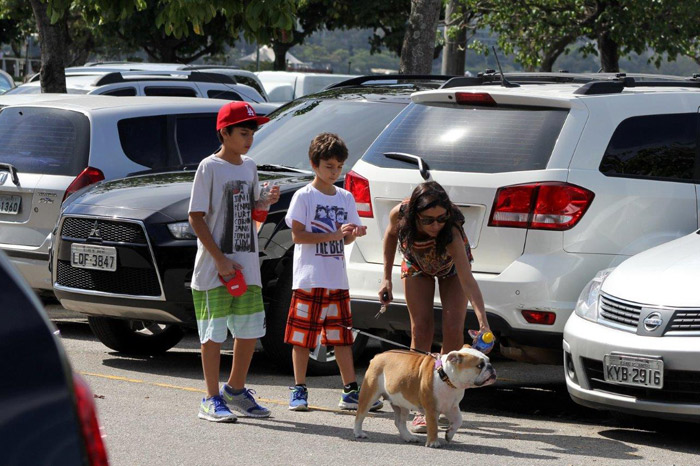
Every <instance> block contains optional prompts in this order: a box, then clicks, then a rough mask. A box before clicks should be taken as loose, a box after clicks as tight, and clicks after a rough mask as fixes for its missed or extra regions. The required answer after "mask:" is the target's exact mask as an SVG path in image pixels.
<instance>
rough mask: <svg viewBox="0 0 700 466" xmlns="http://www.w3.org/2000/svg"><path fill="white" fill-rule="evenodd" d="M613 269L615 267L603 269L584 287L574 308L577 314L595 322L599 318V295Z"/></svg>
mask: <svg viewBox="0 0 700 466" xmlns="http://www.w3.org/2000/svg"><path fill="white" fill-rule="evenodd" d="M613 270H615V269H614V268H612V269H605V270H601V271H600V272H598V273H597V274H595V277H593V280H591V281H590V282H588V284H587V285H586V286H585V287H584V288H583V291H581V295H580V296H579V297H578V301H577V302H576V309H574V311H575V312H576V315H578V316H579V317H583V318H584V319H587V320H591V321H593V322H595V321H597V320H598V297H599V296H600V288H601V287H602V286H603V282H604V281H605V279H606V278H608V275H610V272H612V271H613Z"/></svg>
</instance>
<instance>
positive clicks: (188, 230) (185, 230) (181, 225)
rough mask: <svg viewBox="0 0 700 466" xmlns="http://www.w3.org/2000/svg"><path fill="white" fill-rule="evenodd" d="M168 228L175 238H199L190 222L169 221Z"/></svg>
mask: <svg viewBox="0 0 700 466" xmlns="http://www.w3.org/2000/svg"><path fill="white" fill-rule="evenodd" d="M168 230H170V234H171V235H173V237H175V239H197V235H195V234H194V230H192V226H191V225H190V222H177V223H168Z"/></svg>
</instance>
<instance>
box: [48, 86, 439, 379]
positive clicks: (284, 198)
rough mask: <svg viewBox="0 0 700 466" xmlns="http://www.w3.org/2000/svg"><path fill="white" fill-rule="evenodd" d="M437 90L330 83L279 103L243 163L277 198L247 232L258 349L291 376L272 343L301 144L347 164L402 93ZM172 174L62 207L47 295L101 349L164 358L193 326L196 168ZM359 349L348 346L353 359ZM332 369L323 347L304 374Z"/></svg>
mask: <svg viewBox="0 0 700 466" xmlns="http://www.w3.org/2000/svg"><path fill="white" fill-rule="evenodd" d="M444 82H445V78H444V77H434V76H431V77H401V79H400V80H397V78H396V77H388V78H382V79H378V78H371V79H367V80H366V82H365V83H356V84H353V85H351V86H347V87H344V86H339V87H338V88H335V89H333V90H329V91H325V92H322V93H318V94H313V95H310V96H307V97H303V98H301V99H298V100H295V101H293V102H291V103H289V104H288V105H286V106H284V107H282V108H280V109H279V110H278V111H276V112H274V113H273V114H271V115H269V116H270V117H271V121H270V122H269V123H267V124H266V125H264V126H263V127H262V128H261V129H260V130H259V131H258V133H257V135H256V138H255V144H254V145H253V147H252V148H251V150H250V151H249V153H248V156H250V157H252V158H253V160H255V161H256V163H257V165H258V170H259V177H260V180H261V181H263V182H264V181H271V180H274V181H275V182H277V183H278V184H279V185H280V190H281V199H280V201H279V202H278V203H277V204H275V205H273V206H272V208H271V211H270V213H269V214H268V217H267V220H266V221H265V223H264V224H260V225H259V226H258V234H259V238H260V240H259V244H260V247H261V254H260V260H261V270H262V282H263V294H264V300H265V303H266V310H267V335H266V336H265V337H264V338H263V340H262V342H263V346H264V348H265V350H266V351H267V352H268V353H270V354H271V355H272V357H273V359H274V360H275V361H278V362H280V363H282V364H283V365H287V366H290V367H291V348H290V347H289V345H285V344H284V343H283V340H284V338H283V335H284V325H285V323H286V318H287V311H288V309H289V302H290V299H291V269H292V255H293V249H294V248H293V243H292V238H291V233H290V230H289V228H288V227H287V225H286V223H285V222H284V216H285V214H286V210H287V208H288V206H289V202H290V200H291V197H292V195H293V194H294V192H295V191H296V190H297V189H298V188H300V187H302V186H304V185H305V184H307V183H308V182H309V181H311V179H312V172H311V171H310V169H309V168H310V167H309V160H308V147H309V143H310V142H311V140H312V139H313V138H314V137H315V136H316V135H317V134H318V133H320V132H322V131H332V132H336V133H338V134H339V135H340V136H341V137H342V138H343V139H344V140H345V141H346V143H347V145H348V148H349V151H350V157H349V159H348V161H347V163H346V166H348V167H350V166H351V165H352V164H353V163H354V162H355V161H357V160H358V159H359V158H360V156H361V155H362V153H363V152H364V151H365V149H366V148H367V147H368V146H369V145H370V144H371V143H372V141H373V140H374V138H375V137H376V136H377V134H379V132H380V131H381V130H382V129H383V128H384V127H385V126H386V125H387V124H389V122H390V121H391V120H392V119H393V118H394V117H395V116H396V115H397V114H398V113H399V112H400V111H401V110H402V109H403V108H405V106H406V105H407V104H408V103H409V102H410V95H411V93H413V92H415V91H417V90H422V89H427V88H431V87H432V88H437V87H438V86H439V85H441V84H442V83H444ZM212 128H213V125H212ZM212 134H213V131H212ZM210 152H211V151H210ZM205 155H207V154H202V155H201V157H204V156H205ZM184 168H185V169H186V170H184V171H183V170H182V169H180V168H178V169H177V171H174V170H164V171H163V172H161V173H146V174H142V175H139V176H135V177H130V178H126V179H119V180H114V181H111V182H104V183H100V184H99V185H97V186H95V188H94V189H90V190H87V191H85V192H83V193H81V194H80V195H76V196H75V197H74V198H71V199H70V200H69V201H68V202H67V203H66V204H64V209H63V212H62V215H61V219H60V220H59V223H58V226H57V230H56V233H55V240H54V248H53V251H54V255H53V261H52V267H53V285H54V290H55V292H56V296H57V297H58V298H59V300H60V301H61V303H62V304H63V306H64V307H66V308H68V309H72V310H76V311H79V312H83V313H85V314H88V315H89V316H90V317H89V322H90V325H91V326H92V328H93V330H94V332H95V334H96V335H97V336H98V337H99V338H100V340H102V342H104V343H105V344H106V345H107V346H109V347H111V348H113V349H116V350H119V351H124V352H146V353H153V352H159V351H165V350H167V349H168V348H170V347H172V346H174V345H175V344H176V343H177V342H178V341H179V339H180V338H181V336H182V332H181V330H180V327H181V325H193V324H194V313H193V308H192V297H191V291H190V287H189V285H190V280H191V277H192V269H193V265H194V256H195V253H196V238H195V236H194V234H193V233H192V231H191V229H190V228H189V224H188V221H187V208H188V205H189V196H190V190H191V184H192V180H193V178H194V170H195V169H196V164H192V165H190V166H188V167H184ZM348 169H349V168H348ZM86 251H90V252H91V253H92V254H96V255H98V256H99V257H102V258H103V259H102V263H103V264H104V266H100V265H94V264H84V263H80V262H79V260H77V259H76V257H79V256H76V253H79V254H80V253H85V252H86ZM105 261H106V262H105ZM364 342H365V340H364V339H360V340H358V341H357V342H356V345H355V349H356V351H361V350H362V348H363V345H364ZM333 360H334V353H333V350H332V348H330V349H326V348H322V347H320V348H318V349H317V351H316V352H315V353H314V355H313V357H312V360H311V361H310V366H309V369H310V370H311V371H314V372H315V373H327V372H329V371H335V370H337V366H336V364H335V363H334V362H333Z"/></svg>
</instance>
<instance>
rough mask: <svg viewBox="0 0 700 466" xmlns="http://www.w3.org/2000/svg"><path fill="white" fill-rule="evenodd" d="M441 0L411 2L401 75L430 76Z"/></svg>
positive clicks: (402, 49)
mask: <svg viewBox="0 0 700 466" xmlns="http://www.w3.org/2000/svg"><path fill="white" fill-rule="evenodd" d="M441 6H442V1H441V0H411V14H410V15H409V18H408V24H407V25H406V34H405V35H404V39H403V47H401V61H400V64H399V73H402V74H430V73H431V72H432V69H433V51H434V50H435V30H436V29H437V23H438V17H439V16H440V7H441Z"/></svg>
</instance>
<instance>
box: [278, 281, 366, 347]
mask: <svg viewBox="0 0 700 466" xmlns="http://www.w3.org/2000/svg"><path fill="white" fill-rule="evenodd" d="M346 327H352V315H351V314H350V293H349V292H348V290H329V289H327V288H312V289H301V288H300V289H297V290H292V302H291V304H290V306H289V316H288V318H287V328H286V331H285V333H284V341H285V343H289V344H291V345H295V346H301V347H303V348H315V347H316V346H317V345H318V344H319V342H320V343H321V344H322V345H325V346H348V345H352V343H353V340H354V338H353V334H352V331H350V330H348V329H347V328H346Z"/></svg>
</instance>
